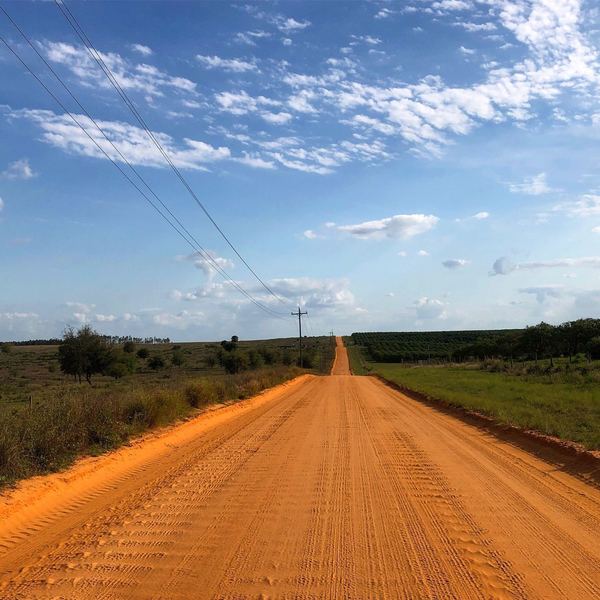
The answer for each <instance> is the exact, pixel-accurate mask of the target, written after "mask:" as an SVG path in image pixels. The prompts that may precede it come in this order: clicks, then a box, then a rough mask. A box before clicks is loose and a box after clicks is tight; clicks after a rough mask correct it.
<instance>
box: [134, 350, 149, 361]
mask: <svg viewBox="0 0 600 600" xmlns="http://www.w3.org/2000/svg"><path fill="white" fill-rule="evenodd" d="M136 355H137V357H138V358H141V359H142V360H146V359H147V358H148V357H149V356H150V352H148V348H140V349H139V350H138V351H137V354H136Z"/></svg>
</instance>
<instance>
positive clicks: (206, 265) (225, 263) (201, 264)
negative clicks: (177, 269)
mask: <svg viewBox="0 0 600 600" xmlns="http://www.w3.org/2000/svg"><path fill="white" fill-rule="evenodd" d="M177 259H178V260H185V261H190V262H192V263H193V264H194V266H195V267H196V268H197V269H200V270H201V271H202V272H203V273H204V275H206V277H208V278H209V279H212V278H213V277H214V275H215V274H216V272H217V268H220V269H223V270H225V269H233V268H234V266H235V265H234V263H233V261H232V260H231V259H229V258H225V257H223V256H219V255H218V254H217V253H216V252H213V251H212V250H207V251H206V252H205V253H204V254H202V253H200V252H193V253H192V254H188V255H186V256H178V257H177Z"/></svg>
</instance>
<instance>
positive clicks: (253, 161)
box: [234, 152, 275, 169]
mask: <svg viewBox="0 0 600 600" xmlns="http://www.w3.org/2000/svg"><path fill="white" fill-rule="evenodd" d="M234 160H235V161H236V162H239V163H241V164H243V165H246V166H248V167H252V168H253V169H274V168H275V163H274V162H273V161H272V160H265V159H264V158H261V157H260V156H256V155H253V154H248V153H247V152H243V153H242V156H241V157H239V158H235V159H234Z"/></svg>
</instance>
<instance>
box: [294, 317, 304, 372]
mask: <svg viewBox="0 0 600 600" xmlns="http://www.w3.org/2000/svg"><path fill="white" fill-rule="evenodd" d="M307 314H308V312H302V311H301V310H300V307H298V312H293V313H292V317H298V341H299V344H300V368H301V369H302V368H303V367H304V361H303V360H302V315H307Z"/></svg>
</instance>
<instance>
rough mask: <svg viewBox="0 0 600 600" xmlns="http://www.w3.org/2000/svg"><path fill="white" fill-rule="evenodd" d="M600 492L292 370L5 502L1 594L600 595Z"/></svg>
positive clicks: (377, 388)
mask: <svg viewBox="0 0 600 600" xmlns="http://www.w3.org/2000/svg"><path fill="white" fill-rule="evenodd" d="M599 597H600V491H599V490H598V489H597V488H595V487H592V486H591V485H589V484H587V483H586V482H584V481H583V480H581V479H579V478H576V477H575V476H574V475H571V474H569V472H568V471H567V470H566V469H564V468H559V467H557V465H556V464H550V463H549V462H545V460H542V459H541V458H539V457H536V456H534V455H533V454H529V453H527V452H525V451H524V450H522V449H520V448H518V447H517V446H515V445H512V444H509V443H508V442H506V441H502V440H500V439H499V438H497V437H494V436H493V435H492V434H490V433H486V432H484V431H482V430H480V429H478V428H476V427H474V426H472V425H468V424H466V423H464V422H462V421H460V420H458V419H457V418H455V417H452V416H450V415H447V414H444V413H442V412H439V411H437V410H436V409H434V408H431V407H429V406H426V405H424V404H421V403H419V402H417V401H415V400H411V399H409V398H407V397H405V396H403V395H402V394H400V393H398V392H395V391H393V390H391V389H389V388H388V387H386V386H384V385H383V384H382V383H380V382H378V381H376V380H374V379H372V378H369V377H353V376H350V375H349V369H348V360H347V357H346V351H345V349H344V348H343V347H342V346H341V342H340V340H338V355H337V360H336V363H335V365H334V369H333V374H332V375H331V376H329V377H310V376H305V377H303V378H300V379H299V380H296V381H294V382H292V383H289V384H287V385H284V386H281V387H279V388H277V389H275V390H272V391H270V392H267V393H265V394H262V395H260V396H258V397H256V398H253V399H250V400H247V401H244V402H240V403H238V404H235V405H231V406H228V407H225V408H219V409H216V410H213V411H211V412H209V413H205V414H204V415H201V416H199V417H197V418H195V419H192V420H190V421H188V422H186V423H184V424H181V425H178V426H176V427H173V428H170V429H167V430H164V431H162V432H158V433H155V434H152V435H149V436H146V437H145V438H144V439H142V440H138V441H137V442H134V443H133V444H131V445H130V446H128V447H126V448H122V449H120V450H118V451H116V452H113V453H110V454H108V455H105V456H102V457H96V458H89V459H85V460H82V461H80V462H79V463H78V464H77V465H75V466H74V467H73V468H71V469H69V470H68V471H65V472H64V473H61V474H55V475H51V476H48V477H40V478H36V479H32V480H30V481H28V482H25V483H23V484H22V485H21V486H20V487H19V488H18V489H17V490H15V491H12V492H9V493H6V494H5V495H4V496H3V497H0V598H8V599H10V600H13V599H17V598H24V599H27V600H29V599H33V598H94V599H102V598H113V599H114V598H123V599H129V598H132V599H136V598H140V599H151V598H181V599H186V600H187V599H194V598H330V599H335V600H337V599H343V598H360V599H363V598H390V599H392V598H394V599H395V598H407V599H410V600H414V599H419V598H439V599H442V600H445V599H449V598H458V599H461V600H462V599H466V598H561V599H562V598H576V599H578V600H580V599H582V598H599Z"/></svg>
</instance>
